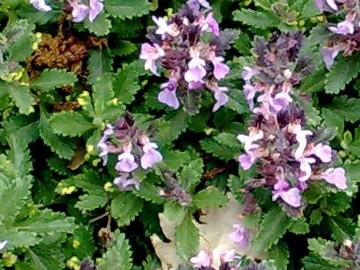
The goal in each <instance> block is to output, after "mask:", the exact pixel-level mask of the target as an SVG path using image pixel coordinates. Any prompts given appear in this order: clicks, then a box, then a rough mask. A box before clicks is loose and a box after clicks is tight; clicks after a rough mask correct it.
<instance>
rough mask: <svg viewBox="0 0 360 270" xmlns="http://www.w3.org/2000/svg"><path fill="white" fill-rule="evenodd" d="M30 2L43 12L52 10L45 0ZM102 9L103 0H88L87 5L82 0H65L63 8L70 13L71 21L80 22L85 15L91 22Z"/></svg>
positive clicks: (32, 0) (31, 0)
mask: <svg viewBox="0 0 360 270" xmlns="http://www.w3.org/2000/svg"><path fill="white" fill-rule="evenodd" d="M30 4H31V5H33V6H34V7H35V8H36V9H38V10H40V11H43V12H47V11H50V10H52V9H51V7H50V6H49V5H47V4H46V3H45V0H30ZM103 9H104V4H103V0H89V1H88V4H87V5H86V4H84V3H83V1H82V0H67V4H66V5H65V6H64V10H65V11H69V12H70V13H71V15H72V17H73V22H81V21H83V20H85V18H86V17H89V21H90V22H93V21H94V20H95V18H96V17H97V16H98V15H99V14H100V12H101V11H102V10H103Z"/></svg>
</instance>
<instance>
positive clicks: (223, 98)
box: [212, 87, 229, 112]
mask: <svg viewBox="0 0 360 270" xmlns="http://www.w3.org/2000/svg"><path fill="white" fill-rule="evenodd" d="M227 91H228V88H227V87H217V88H216V89H215V90H214V98H215V100H216V103H215V105H214V107H213V109H212V111H213V112H216V111H217V110H218V109H219V108H220V107H221V106H223V105H225V104H226V103H227V102H228V101H229V97H228V96H227V95H226V94H225V93H224V92H227Z"/></svg>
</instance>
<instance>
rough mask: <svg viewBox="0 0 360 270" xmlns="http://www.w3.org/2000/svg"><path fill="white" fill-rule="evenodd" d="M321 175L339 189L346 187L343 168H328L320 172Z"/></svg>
mask: <svg viewBox="0 0 360 270" xmlns="http://www.w3.org/2000/svg"><path fill="white" fill-rule="evenodd" d="M321 177H322V178H324V179H325V181H326V182H328V183H330V184H333V185H335V186H336V187H337V188H339V189H346V188H347V185H346V177H345V170H344V169H343V168H329V169H327V170H326V171H325V172H323V173H322V174H321Z"/></svg>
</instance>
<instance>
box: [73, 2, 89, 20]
mask: <svg viewBox="0 0 360 270" xmlns="http://www.w3.org/2000/svg"><path fill="white" fill-rule="evenodd" d="M68 3H69V5H70V6H71V7H72V11H71V15H72V16H73V22H81V21H83V20H84V19H85V18H86V16H87V15H88V14H89V7H88V6H86V5H84V4H82V3H79V1H78V0H68Z"/></svg>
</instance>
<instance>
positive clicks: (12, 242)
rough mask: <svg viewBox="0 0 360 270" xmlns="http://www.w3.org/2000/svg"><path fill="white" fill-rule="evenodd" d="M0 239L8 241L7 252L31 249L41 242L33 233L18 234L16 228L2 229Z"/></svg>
mask: <svg viewBox="0 0 360 270" xmlns="http://www.w3.org/2000/svg"><path fill="white" fill-rule="evenodd" d="M0 239H6V240H7V241H8V242H7V244H6V246H5V249H6V250H9V251H10V250H13V249H15V248H21V247H30V246H34V245H36V244H38V243H39V242H41V238H40V237H37V235H36V233H33V232H18V231H17V230H16V229H15V228H12V229H10V230H6V229H3V228H2V229H1V231H0Z"/></svg>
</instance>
